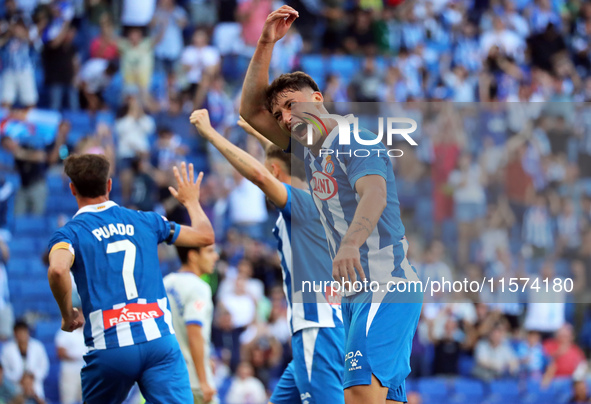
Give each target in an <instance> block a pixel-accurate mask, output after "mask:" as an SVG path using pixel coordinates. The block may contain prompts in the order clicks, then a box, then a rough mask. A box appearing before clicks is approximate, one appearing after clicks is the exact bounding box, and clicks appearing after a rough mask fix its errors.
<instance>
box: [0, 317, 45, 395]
mask: <svg viewBox="0 0 591 404" xmlns="http://www.w3.org/2000/svg"><path fill="white" fill-rule="evenodd" d="M0 360H1V362H2V367H3V368H4V373H5V375H6V378H7V379H8V380H10V381H11V382H12V383H21V379H22V378H23V376H24V375H25V374H26V373H27V372H30V373H31V375H32V377H33V381H32V383H33V389H34V393H35V394H36V395H37V396H39V397H45V394H44V389H43V381H44V380H45V378H46V377H47V374H48V372H49V358H48V357H47V352H46V351H45V347H44V346H43V344H42V343H41V342H39V341H38V340H36V339H34V338H32V337H31V333H30V330H29V326H28V324H27V323H25V322H24V321H17V322H16V323H15V324H14V339H13V340H11V341H9V342H7V343H6V344H5V345H4V346H3V347H2V353H1V356H0ZM29 382H31V381H30V380H26V385H27V386H28V383H29ZM24 387H25V386H23V388H24ZM25 394H30V391H26V392H25Z"/></svg>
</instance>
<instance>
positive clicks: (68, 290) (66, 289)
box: [47, 266, 73, 318]
mask: <svg viewBox="0 0 591 404" xmlns="http://www.w3.org/2000/svg"><path fill="white" fill-rule="evenodd" d="M47 277H48V279H49V287H50V288H51V292H52V293H53V297H54V298H55V301H56V302H57V304H58V306H59V308H60V312H61V314H62V317H63V318H67V317H68V316H69V315H70V314H71V313H72V311H73V306H72V280H71V279H70V274H69V271H67V270H66V271H64V270H63V269H59V268H56V267H51V266H50V267H49V271H48V274H47Z"/></svg>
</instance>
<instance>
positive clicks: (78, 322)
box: [62, 308, 84, 332]
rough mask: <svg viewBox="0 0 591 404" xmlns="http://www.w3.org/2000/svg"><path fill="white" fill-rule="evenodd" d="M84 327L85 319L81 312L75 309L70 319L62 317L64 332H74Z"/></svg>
mask: <svg viewBox="0 0 591 404" xmlns="http://www.w3.org/2000/svg"><path fill="white" fill-rule="evenodd" d="M83 325H84V317H83V316H82V313H81V312H80V310H78V309H76V308H74V309H73V310H72V313H70V316H68V318H63V317H62V330H64V331H66V332H72V331H74V330H75V329H77V328H80V327H82V326H83Z"/></svg>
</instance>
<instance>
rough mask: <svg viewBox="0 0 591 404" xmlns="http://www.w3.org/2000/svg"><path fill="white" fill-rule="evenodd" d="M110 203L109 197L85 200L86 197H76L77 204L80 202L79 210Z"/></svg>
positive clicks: (103, 196)
mask: <svg viewBox="0 0 591 404" xmlns="http://www.w3.org/2000/svg"><path fill="white" fill-rule="evenodd" d="M108 201H109V195H102V196H99V197H96V198H85V197H81V196H78V197H76V202H78V208H79V209H82V208H83V207H85V206H91V205H98V204H101V203H105V202H108Z"/></svg>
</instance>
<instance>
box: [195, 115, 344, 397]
mask: <svg viewBox="0 0 591 404" xmlns="http://www.w3.org/2000/svg"><path fill="white" fill-rule="evenodd" d="M191 123H192V124H194V125H195V126H196V127H197V130H198V131H199V133H200V134H201V136H203V137H204V138H205V139H207V140H208V141H209V142H210V143H211V144H212V145H213V146H214V147H215V148H216V149H218V150H219V151H220V152H221V153H222V154H223V155H224V157H225V158H226V159H227V160H228V161H229V162H230V164H232V166H234V168H235V169H236V170H237V171H238V172H239V173H240V174H242V175H243V176H244V177H245V178H246V179H248V180H249V181H251V182H252V183H253V184H255V185H257V186H258V187H259V188H260V189H261V190H262V191H263V192H264V193H265V195H266V196H267V198H269V200H271V202H273V203H274V204H275V206H277V208H278V209H279V211H280V215H279V218H278V219H277V223H276V226H275V229H274V231H273V233H274V234H275V237H276V238H277V242H278V246H277V249H278V251H279V255H280V258H281V268H282V272H283V281H284V282H283V290H284V292H285V296H286V299H287V302H288V311H287V313H288V314H287V315H288V321H289V325H290V328H291V333H292V338H291V345H292V350H293V360H292V361H291V362H290V363H289V365H288V366H287V369H286V370H285V372H284V373H283V375H282V376H281V379H280V380H279V383H278V384H277V387H276V388H275V390H274V392H273V395H272V396H271V399H270V402H271V403H272V404H292V403H300V402H301V403H308V404H325V403H331V404H332V403H336V404H339V403H344V395H343V374H344V369H343V362H342V358H343V355H344V352H343V348H344V343H345V332H344V329H343V323H342V313H341V308H340V304H339V301H338V300H336V301H334V300H332V297H333V296H332V295H331V290H327V291H325V292H324V293H322V291H321V292H318V293H315V292H314V291H313V290H310V289H306V287H305V286H304V282H305V281H308V282H310V283H311V282H314V283H315V284H316V285H320V284H322V285H325V282H326V283H330V281H331V280H332V275H331V272H332V267H331V261H330V255H329V253H328V245H327V243H326V235H325V233H324V229H323V228H322V225H321V223H320V217H319V215H318V211H317V210H316V208H315V207H314V200H313V199H312V196H311V195H310V192H309V191H308V190H307V185H306V183H305V182H304V181H303V177H304V173H303V167H302V169H301V170H300V171H301V173H300V174H299V173H298V172H297V167H292V165H291V164H290V163H291V162H290V158H289V155H288V154H285V153H284V152H283V151H282V150H281V149H280V148H278V147H277V146H275V145H273V144H271V142H269V141H268V140H266V139H265V138H263V137H262V136H261V135H260V134H258V133H257V132H256V131H255V130H254V129H252V127H250V126H249V125H248V124H247V123H246V122H244V121H239V122H238V124H239V125H240V126H241V127H242V128H243V129H245V130H246V131H247V132H248V133H250V134H251V135H253V136H255V137H256V138H257V139H258V140H259V141H260V142H261V144H262V146H263V148H264V149H265V154H266V160H265V164H264V165H263V164H261V163H260V162H259V161H258V160H257V159H255V158H254V157H253V156H251V155H250V154H248V153H246V152H245V151H244V150H241V149H240V148H238V147H237V146H235V145H233V144H232V143H230V142H229V141H228V140H227V139H225V138H224V137H223V136H222V135H220V134H219V133H217V132H216V131H215V130H214V129H213V128H212V126H211V123H210V121H209V115H208V112H207V110H204V109H202V110H198V111H195V112H193V114H192V115H191ZM296 228H297V229H298V230H295V229H296ZM293 245H297V246H299V247H301V251H298V252H297V254H295V253H293V250H292V246H293Z"/></svg>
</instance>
